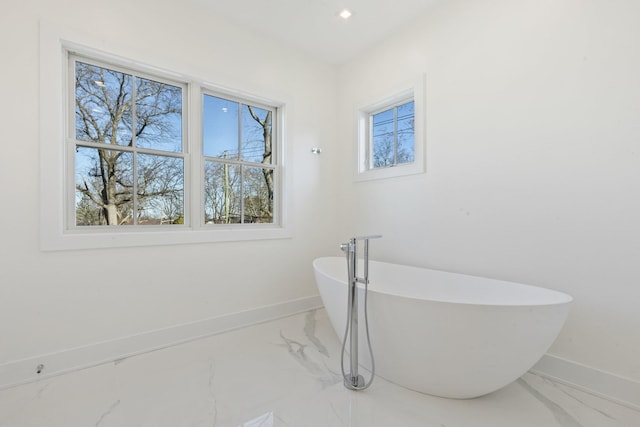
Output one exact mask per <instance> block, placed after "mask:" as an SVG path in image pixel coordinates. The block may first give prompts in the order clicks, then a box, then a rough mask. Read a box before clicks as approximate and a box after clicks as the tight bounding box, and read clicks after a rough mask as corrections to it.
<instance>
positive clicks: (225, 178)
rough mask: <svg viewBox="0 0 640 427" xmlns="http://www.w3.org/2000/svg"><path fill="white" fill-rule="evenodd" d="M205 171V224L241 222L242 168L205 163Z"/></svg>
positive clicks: (226, 164) (224, 164)
mask: <svg viewBox="0 0 640 427" xmlns="http://www.w3.org/2000/svg"><path fill="white" fill-rule="evenodd" d="M204 171H205V178H204V199H205V202H204V203H205V206H204V222H205V223H206V224H231V223H238V222H240V221H241V212H240V201H241V179H240V166H238V165H231V164H228V163H218V162H205V166H204Z"/></svg>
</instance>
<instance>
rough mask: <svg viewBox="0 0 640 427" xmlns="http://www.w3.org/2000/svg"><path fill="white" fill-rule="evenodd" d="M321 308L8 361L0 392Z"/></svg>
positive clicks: (220, 321) (271, 310)
mask: <svg viewBox="0 0 640 427" xmlns="http://www.w3.org/2000/svg"><path fill="white" fill-rule="evenodd" d="M320 307H322V300H321V299H320V296H313V297H306V298H301V299H297V300H292V301H287V302H284V303H280V304H275V305H270V306H265V307H259V308H255V309H251V310H246V311H242V312H238V313H232V314H227V315H223V316H219V317H213V318H210V319H205V320H201V321H197V322H191V323H186V324H181V325H176V326H172V327H169V328H165V329H158V330H154V331H149V332H145V333H142V334H137V335H131V336H128V337H124V338H119V339H115V340H110V341H104V342H99V343H94V344H90V345H86V346H82V347H77V348H71V349H67V350H62V351H59V352H55V353H50V354H43V355H40V356H36V357H32V358H28V359H22V360H17V361H12V362H8V363H5V364H2V365H0V390H2V389H5V388H10V387H14V386H17V385H21V384H25V383H29V382H33V381H38V380H41V379H44V378H49V377H53V376H56V375H61V374H64V373H68V372H73V371H77V370H80V369H85V368H89V367H92V366H97V365H101V364H104V363H110V362H114V361H116V360H119V359H122V358H125V357H130V356H135V355H137V354H143V353H147V352H150V351H154V350H159V349H162V348H166V347H170V346H173V345H177V344H182V343H185V342H189V341H193V340H196V339H199V338H204V337H207V336H211V335H215V334H219V333H222V332H226V331H230V330H233V329H238V328H242V327H245V326H249V325H253V324H257V323H262V322H266V321H269V320H274V319H277V318H281V317H286V316H290V315H292V314H296V313H301V312H304V311H308V310H312V309H315V308H320ZM38 366H43V368H42V372H40V373H37V370H38Z"/></svg>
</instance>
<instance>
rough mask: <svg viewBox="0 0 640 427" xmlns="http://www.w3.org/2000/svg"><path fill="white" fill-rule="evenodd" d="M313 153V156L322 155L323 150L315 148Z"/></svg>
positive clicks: (312, 150)
mask: <svg viewBox="0 0 640 427" xmlns="http://www.w3.org/2000/svg"><path fill="white" fill-rule="evenodd" d="M311 152H312V153H313V154H320V153H322V149H321V148H319V147H313V148H312V149H311Z"/></svg>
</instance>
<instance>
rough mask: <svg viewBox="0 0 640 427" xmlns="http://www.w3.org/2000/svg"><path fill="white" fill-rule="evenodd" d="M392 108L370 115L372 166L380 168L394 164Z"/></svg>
mask: <svg viewBox="0 0 640 427" xmlns="http://www.w3.org/2000/svg"><path fill="white" fill-rule="evenodd" d="M393 115H394V111H393V108H392V109H389V110H385V111H382V112H380V113H377V114H373V115H372V116H371V132H372V150H373V153H372V154H373V156H372V157H373V167H374V168H380V167H385V166H391V165H393V164H394V151H395V147H394V143H395V141H394V123H393Z"/></svg>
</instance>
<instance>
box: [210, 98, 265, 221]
mask: <svg viewBox="0 0 640 427" xmlns="http://www.w3.org/2000/svg"><path fill="white" fill-rule="evenodd" d="M203 105H204V109H203V132H202V136H203V141H202V148H203V155H204V177H205V178H204V222H205V224H249V223H261V224H273V223H274V222H276V218H275V213H276V209H275V200H274V197H275V196H276V195H277V191H276V188H277V185H276V183H277V176H276V171H277V157H276V153H275V150H274V149H275V147H276V144H274V141H275V137H274V131H275V129H274V122H275V115H276V113H277V109H276V108H275V107H272V106H266V105H257V104H256V103H253V102H247V101H244V100H239V99H230V98H229V97H221V96H216V95H213V94H207V93H205V94H204V95H203Z"/></svg>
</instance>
